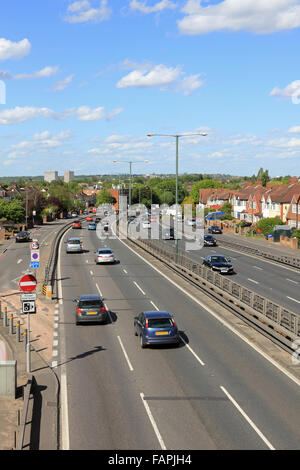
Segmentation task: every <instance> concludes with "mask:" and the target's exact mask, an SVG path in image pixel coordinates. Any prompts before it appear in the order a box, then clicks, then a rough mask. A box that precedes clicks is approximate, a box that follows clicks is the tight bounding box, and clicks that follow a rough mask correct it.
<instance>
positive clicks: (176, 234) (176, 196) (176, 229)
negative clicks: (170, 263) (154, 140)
mask: <svg viewBox="0 0 300 470" xmlns="http://www.w3.org/2000/svg"><path fill="white" fill-rule="evenodd" d="M192 135H199V136H202V137H205V136H207V133H206V132H198V133H191V134H147V136H148V137H175V139H176V187H175V207H176V208H175V254H176V262H177V261H178V147H179V137H190V136H192Z"/></svg>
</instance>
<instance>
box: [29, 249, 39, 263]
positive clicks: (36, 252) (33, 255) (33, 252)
mask: <svg viewBox="0 0 300 470" xmlns="http://www.w3.org/2000/svg"><path fill="white" fill-rule="evenodd" d="M39 260H40V250H31V261H39Z"/></svg>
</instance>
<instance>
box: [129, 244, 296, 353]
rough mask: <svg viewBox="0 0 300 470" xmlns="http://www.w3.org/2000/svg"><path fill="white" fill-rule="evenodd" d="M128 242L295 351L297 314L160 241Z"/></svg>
mask: <svg viewBox="0 0 300 470" xmlns="http://www.w3.org/2000/svg"><path fill="white" fill-rule="evenodd" d="M128 239H129V240H130V241H131V242H132V243H134V244H136V245H137V246H139V247H141V248H142V249H144V250H145V251H147V252H148V253H150V254H151V255H152V256H155V257H156V258H158V259H159V260H162V261H163V262H165V263H166V264H167V265H169V266H170V267H172V268H173V269H175V270H176V271H177V272H180V274H181V275H184V277H185V278H187V279H189V280H193V283H196V284H198V285H199V286H200V287H201V288H203V289H204V290H206V291H207V292H209V293H210V294H211V295H213V296H214V297H217V298H219V299H221V300H222V302H224V303H225V304H227V305H228V306H230V307H231V308H233V309H236V311H237V312H238V313H240V314H241V315H243V316H244V317H246V318H247V319H248V320H250V321H251V322H252V323H255V324H256V326H258V327H259V328H260V329H262V330H265V331H267V332H268V334H270V335H271V336H273V337H275V338H276V339H277V340H279V341H280V343H282V344H284V345H285V346H287V347H288V348H289V349H292V343H293V342H294V341H295V340H296V339H299V337H300V318H299V315H297V314H296V313H294V312H291V311H290V310H288V309H286V308H285V307H283V306H281V305H278V304H277V303H275V302H273V301H272V300H271V299H268V298H266V297H263V296H261V295H259V294H257V293H256V292H254V291H251V290H249V289H247V288H245V287H244V286H242V285H240V284H238V283H236V282H234V281H232V280H231V279H229V278H228V277H224V276H222V275H221V274H218V273H217V272H215V271H212V270H210V269H209V268H207V267H205V266H203V265H202V264H199V263H197V262H194V261H192V260H191V259H190V258H188V257H187V256H185V254H184V252H183V251H182V250H179V252H178V256H176V254H175V252H174V251H173V250H171V249H166V247H165V246H164V247H163V246H162V245H161V243H160V242H159V241H158V240H142V239H138V240H137V239H132V238H130V237H129V236H128Z"/></svg>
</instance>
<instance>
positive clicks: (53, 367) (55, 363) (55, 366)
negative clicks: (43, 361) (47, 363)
mask: <svg viewBox="0 0 300 470" xmlns="http://www.w3.org/2000/svg"><path fill="white" fill-rule="evenodd" d="M51 367H52V369H56V368H57V361H52V365H51Z"/></svg>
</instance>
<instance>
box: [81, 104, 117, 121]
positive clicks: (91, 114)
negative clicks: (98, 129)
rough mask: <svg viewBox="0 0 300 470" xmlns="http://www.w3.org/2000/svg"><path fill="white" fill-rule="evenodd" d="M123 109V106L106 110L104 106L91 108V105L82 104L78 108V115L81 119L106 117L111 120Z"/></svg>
mask: <svg viewBox="0 0 300 470" xmlns="http://www.w3.org/2000/svg"><path fill="white" fill-rule="evenodd" d="M122 111H123V108H117V109H114V110H113V111H110V112H106V111H105V109H104V108H103V107H102V106H100V107H98V108H94V109H92V108H90V107H89V106H80V107H79V108H78V109H77V110H76V115H77V117H78V120H79V121H98V120H100V119H106V120H107V121H111V120H112V119H113V118H114V117H115V116H117V115H118V114H120V113H121V112H122Z"/></svg>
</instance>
